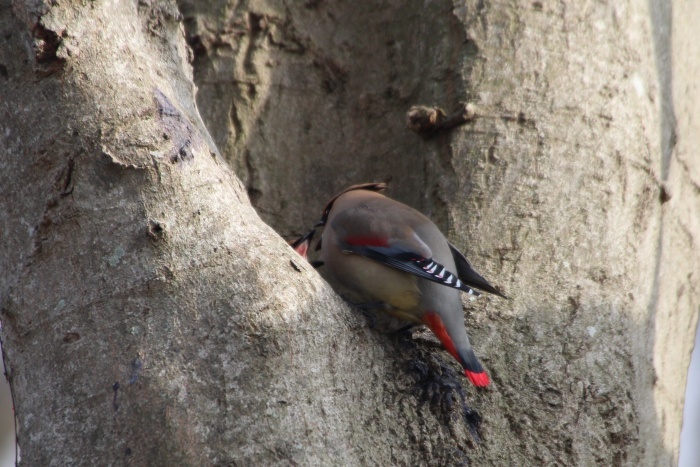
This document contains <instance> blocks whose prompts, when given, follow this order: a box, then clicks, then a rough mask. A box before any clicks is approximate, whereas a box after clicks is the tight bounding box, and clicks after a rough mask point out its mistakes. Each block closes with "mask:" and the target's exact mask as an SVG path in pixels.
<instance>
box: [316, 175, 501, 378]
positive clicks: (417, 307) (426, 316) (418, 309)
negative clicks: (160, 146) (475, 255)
mask: <svg viewBox="0 0 700 467" xmlns="http://www.w3.org/2000/svg"><path fill="white" fill-rule="evenodd" d="M385 188H386V184H384V183H365V184H362V185H354V186H351V187H349V188H347V189H346V190H344V191H343V192H341V193H340V194H338V195H336V196H335V197H333V198H332V199H331V200H330V201H329V202H328V204H326V207H325V208H324V210H323V216H322V218H321V221H320V222H319V223H318V224H317V225H316V227H318V226H321V225H323V226H325V228H324V230H323V235H322V237H321V257H322V260H323V262H324V263H325V266H326V268H327V269H328V271H329V272H330V273H331V274H332V275H333V276H334V277H335V279H336V280H337V281H338V282H339V283H340V284H342V285H343V286H345V287H347V288H349V289H351V290H353V291H354V292H356V293H358V294H359V295H360V296H361V297H362V298H363V299H366V300H367V301H368V302H380V303H384V304H386V305H388V306H387V312H389V313H390V314H392V315H394V316H397V317H399V318H402V319H405V320H408V321H411V322H414V323H420V324H426V325H427V326H428V327H429V328H430V329H431V331H432V332H433V333H434V334H435V335H436V336H437V337H438V339H440V342H442V345H443V346H444V347H445V349H446V350H447V351H448V352H449V353H450V354H452V356H453V357H454V358H455V359H456V360H457V361H458V362H459V363H460V364H461V365H462V367H463V368H464V373H465V375H466V376H467V378H469V380H470V381H471V382H472V383H473V384H474V385H475V386H487V385H488V384H489V377H488V375H487V374H486V372H485V371H484V369H483V368H482V366H481V364H480V363H479V360H478V359H477V357H476V355H475V354H474V351H473V350H472V347H471V345H470V343H469V338H468V337H467V331H466V329H465V327H464V313H463V311H462V301H461V298H460V294H459V291H460V290H461V291H463V292H466V293H468V294H471V295H479V293H478V292H477V291H475V290H474V289H473V288H477V289H480V290H483V291H485V292H489V293H492V294H495V295H499V296H501V297H504V298H507V297H506V296H505V295H504V294H502V293H501V292H499V291H498V290H497V289H495V288H494V287H493V286H492V285H491V284H489V282H488V281H487V280H486V279H484V278H483V277H482V276H481V275H480V274H479V273H478V272H476V271H475V270H474V268H473V267H472V266H471V264H470V263H469V261H467V259H466V258H465V257H464V255H462V253H460V252H459V251H458V250H457V249H456V248H455V247H454V246H452V245H451V244H450V243H448V241H447V239H446V238H445V236H444V235H443V234H442V233H441V232H440V231H439V230H438V228H437V227H436V226H435V224H433V222H432V221H430V219H428V218H427V217H425V216H424V215H423V214H421V213H420V212H418V211H416V210H415V209H413V208H411V207H409V206H406V205H405V204H402V203H399V202H398V201H394V200H392V199H390V198H387V197H385V196H384V195H382V194H380V192H381V191H382V190H384V189H385Z"/></svg>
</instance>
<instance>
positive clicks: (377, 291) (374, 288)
mask: <svg viewBox="0 0 700 467" xmlns="http://www.w3.org/2000/svg"><path fill="white" fill-rule="evenodd" d="M343 262H347V264H346V265H344V266H345V267H343V270H344V274H343V279H344V280H343V282H345V285H346V286H347V287H349V288H351V289H355V290H356V291H358V292H363V293H364V295H367V299H368V300H369V301H379V302H384V303H387V304H389V305H391V306H392V307H394V308H397V309H398V310H401V311H402V312H403V313H400V312H399V311H398V310H397V312H396V313H392V314H396V315H397V316H399V313H400V316H399V317H401V318H403V319H410V320H412V321H415V320H416V318H408V317H406V315H408V316H412V314H411V313H408V312H410V311H412V310H415V309H416V308H417V307H418V303H419V302H420V291H419V290H418V286H417V285H416V277H415V276H412V275H411V274H408V273H405V272H402V271H398V270H396V269H393V268H390V267H388V266H384V265H382V264H379V263H377V262H376V261H372V260H370V259H367V258H364V257H362V256H357V255H353V254H344V255H343Z"/></svg>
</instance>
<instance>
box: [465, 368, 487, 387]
mask: <svg viewBox="0 0 700 467" xmlns="http://www.w3.org/2000/svg"><path fill="white" fill-rule="evenodd" d="M464 375H465V376H466V377H467V378H469V381H471V382H472V384H473V385H474V386H477V387H480V388H484V387H486V386H488V385H489V375H487V374H486V372H485V371H482V372H481V373H472V372H471V371H469V370H464Z"/></svg>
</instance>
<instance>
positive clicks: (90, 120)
mask: <svg viewBox="0 0 700 467" xmlns="http://www.w3.org/2000/svg"><path fill="white" fill-rule="evenodd" d="M661 3H662V2H659V3H658V4H657V3H653V2H652V3H645V2H642V1H635V2H631V3H629V4H623V5H618V4H615V5H605V4H601V3H600V2H593V1H590V2H589V1H584V2H569V4H557V5H556V6H553V5H550V4H546V3H545V2H539V1H534V2H529V1H528V2H509V3H491V2H471V1H466V2H465V1H454V2H452V1H432V2H415V1H408V0H406V1H388V0H387V1H383V2H372V6H371V7H370V6H368V4H366V3H365V2H340V1H323V0H320V1H307V2H287V3H285V2H265V1H250V2H231V3H230V4H229V3H227V2H224V1H222V2H218V3H213V2H212V3H211V4H208V5H204V4H202V2H194V1H193V2H188V1H185V0H182V1H181V2H180V4H179V7H180V11H181V12H182V14H183V15H184V22H181V20H182V19H183V16H181V15H180V13H178V11H177V8H176V7H175V5H174V4H171V3H160V2H158V3H156V2H153V4H151V3H150V2H139V3H138V5H136V4H131V3H128V2H103V1H96V2H92V3H89V4H87V5H83V4H82V2H77V1H76V2H61V3H57V4H52V6H44V5H41V4H39V3H38V2H30V1H27V2H18V1H15V2H8V1H2V2H1V3H0V33H1V34H0V41H1V44H0V83H1V84H2V86H0V106H1V108H0V111H1V112H2V117H1V119H0V122H1V124H2V128H0V151H1V152H2V153H1V154H0V157H1V159H0V164H1V165H0V168H1V169H2V170H0V199H2V203H1V204H0V225H2V228H3V236H4V239H5V241H4V242H3V245H2V247H1V248H0V267H1V269H2V273H1V274H0V312H1V316H0V318H1V319H2V323H3V331H2V336H3V343H4V348H5V351H6V364H7V365H8V370H9V375H10V377H11V381H12V385H13V388H14V395H15V403H16V409H17V415H18V420H19V432H20V438H19V439H20V445H21V447H22V454H23V460H24V461H26V464H27V465H49V464H85V465H95V464H104V463H116V464H120V463H127V462H133V463H135V464H137V465H141V464H169V465H183V464H191V465H202V464H230V463H237V464H249V463H251V462H253V461H255V462H256V463H270V462H284V463H302V464H326V465H328V464H367V463H376V464H381V465H387V464H420V463H430V464H456V463H467V462H470V461H471V462H475V463H479V464H512V465H529V464H537V465H541V464H543V463H561V464H566V465H575V464H579V465H589V464H593V463H596V462H600V463H603V464H610V463H614V464H631V465H635V464H638V463H640V462H641V463H646V464H649V465H659V464H668V463H670V462H673V461H674V460H675V459H676V458H677V445H678V437H679V436H678V432H679V430H680V426H681V413H682V410H681V409H682V402H683V390H684V388H685V375H686V369H687V365H688V359H689V355H690V349H691V347H692V340H693V336H694V329H695V325H696V322H697V313H698V309H699V306H700V298H699V296H700V279H699V277H698V272H697V271H700V247H699V246H698V242H699V240H700V239H698V235H700V234H699V232H700V223H699V220H698V213H699V212H700V175H699V174H700V162H699V160H698V158H697V156H696V155H695V156H694V153H695V152H696V151H695V149H694V148H697V147H700V141H699V139H700V136H698V134H699V132H698V128H697V123H696V122H695V121H694V120H693V118H694V116H693V111H694V110H695V108H694V103H696V102H698V100H700V96H699V95H698V89H697V85H696V84H695V77H696V76H698V74H699V73H700V69H699V68H698V64H699V63H700V59H699V58H698V57H700V54H699V53H698V50H697V49H698V43H700V42H699V41H698V40H697V32H695V29H694V25H695V24H698V21H700V18H698V13H697V12H695V11H693V10H692V6H691V5H690V2H688V3H687V4H683V3H681V2H677V4H675V5H674V8H673V9H672V8H670V7H669V6H664V5H662V4H661ZM652 18H653V20H652ZM672 25H673V31H674V34H673V36H671V34H670V31H671V30H672V28H671V26H672ZM185 35H186V36H187V41H188V42H189V44H190V46H191V51H192V52H193V55H189V53H190V51H189V50H188V49H187V47H186V46H185V43H184V41H185V38H184V36H185ZM693 35H696V36H695V37H693ZM190 60H191V61H192V63H193V65H194V79H195V81H196V83H197V85H198V86H199V88H200V91H199V93H198V95H197V99H198V107H199V111H201V114H202V117H203V120H204V122H205V123H206V126H207V128H209V130H210V131H211V134H212V137H213V138H212V139H213V141H215V142H216V145H217V146H218V147H219V148H220V149H221V150H222V155H223V158H222V157H221V156H220V155H219V154H218V152H217V150H216V148H215V146H214V143H213V142H212V139H210V137H209V135H208V133H207V130H206V129H205V128H204V125H203V124H202V122H201V121H200V118H199V114H198V109H197V106H196V105H195V103H194V92H193V90H194V88H193V86H192V83H191V76H190V71H189V70H190V68H189V64H188V61H190ZM464 101H472V102H475V103H476V104H477V106H478V108H479V118H478V119H477V120H476V121H475V122H474V123H470V124H467V125H465V126H463V127H460V128H459V129H457V130H454V131H452V132H450V133H441V134H437V135H434V136H433V137H431V138H422V137H420V136H418V135H416V134H414V133H412V132H410V131H409V130H408V129H407V128H406V126H405V113H406V111H407V110H408V109H409V107H410V106H411V105H414V104H428V105H437V106H440V107H443V108H445V110H446V111H450V110H452V108H453V107H456V106H457V104H458V103H459V102H464ZM224 158H225V159H226V160H227V161H229V162H230V163H231V165H232V166H233V167H234V168H235V171H236V173H237V174H238V176H239V177H240V178H241V179H242V180H243V181H244V184H241V183H240V182H239V181H238V179H237V178H236V176H234V175H233V174H232V172H231V171H230V170H229V169H228V167H227V164H226V163H225V162H224ZM382 179H391V180H392V185H393V187H394V188H393V190H392V192H391V195H392V196H393V197H395V198H397V199H400V200H402V201H404V202H406V203H408V204H411V205H413V206H415V207H416V208H418V209H421V210H422V211H424V212H426V213H428V214H430V215H432V217H433V218H434V219H435V220H436V222H437V223H438V225H439V226H441V227H442V228H443V229H444V230H445V231H446V232H447V233H449V235H450V238H451V240H452V241H453V243H455V244H456V245H458V246H459V247H461V248H463V249H464V251H465V253H467V256H468V257H469V258H470V259H472V262H473V263H474V264H475V266H476V267H477V269H479V270H480V271H482V272H483V273H484V274H485V275H486V276H487V277H489V278H490V279H492V280H493V281H494V282H495V283H496V284H498V285H499V286H501V287H503V289H504V290H506V292H508V293H509V294H510V295H511V296H512V297H513V298H514V300H512V301H510V302H505V301H499V300H497V299H488V298H487V299H482V300H479V301H478V302H475V303H473V302H472V303H469V304H468V306H467V311H468V317H467V325H468V326H469V328H470V331H471V335H472V336H473V340H474V343H475V347H476V349H477V352H478V353H479V355H480V356H481V357H482V360H483V361H484V363H485V366H486V367H487V370H488V371H489V373H490V375H491V376H492V378H493V380H494V383H493V385H492V386H491V387H490V388H489V389H488V390H485V391H475V390H473V389H471V388H467V389H466V390H467V398H468V400H467V402H466V405H467V406H468V407H469V409H467V410H462V407H461V406H462V404H461V402H462V401H461V400H460V397H461V395H463V394H464V392H463V391H464V389H462V388H461V386H460V384H461V385H464V386H465V388H466V382H465V381H464V380H462V379H456V378H455V374H456V370H457V367H456V365H453V363H452V362H451V361H450V359H449V357H448V356H447V355H446V354H445V353H444V352H442V351H441V350H439V347H438V346H435V345H433V342H434V341H432V340H431V339H430V338H429V337H423V336H424V335H423V334H422V333H420V332H418V333H416V336H415V337H416V339H415V340H411V339H408V338H405V337H404V338H397V337H395V336H386V335H383V334H381V333H380V332H378V331H376V330H371V329H368V328H367V325H366V323H365V321H364V320H363V319H362V318H361V317H360V316H358V315H357V313H356V312H354V311H352V310H350V309H348V308H347V307H346V306H345V305H344V304H343V303H342V301H341V300H340V299H338V297H337V296H335V294H334V293H333V292H332V291H331V290H330V289H329V287H328V286H327V285H326V284H325V283H324V282H323V280H322V279H321V278H320V277H319V276H318V275H317V274H316V273H315V272H314V271H313V269H312V268H311V267H310V266H309V265H308V264H305V263H304V262H303V261H302V260H301V259H300V258H299V257H297V256H295V254H294V253H293V252H292V251H291V250H290V249H289V248H288V247H287V246H286V245H284V242H283V241H282V240H281V239H280V238H279V237H277V236H276V235H275V234H274V232H273V231H272V230H271V229H270V228H268V227H267V226H266V225H265V224H264V223H263V222H262V221H261V220H260V219H259V218H258V217H257V215H256V214H255V212H254V211H253V209H251V206H250V204H249V202H248V200H247V197H246V195H245V190H246V189H247V192H248V194H249V195H250V198H251V200H252V201H253V203H254V205H255V207H256V208H257V209H258V212H259V213H260V215H261V216H262V218H263V220H264V221H265V222H267V223H268V224H269V225H271V226H272V227H274V228H275V229H276V230H277V231H278V232H279V233H281V234H282V235H283V236H287V237H291V236H293V235H294V234H298V233H301V232H303V231H304V230H305V229H306V228H307V227H308V226H309V225H310V224H312V223H313V222H314V221H315V220H316V219H317V217H318V215H319V214H320V209H321V207H322V205H323V203H324V202H325V199H326V198H327V197H328V196H330V195H332V194H333V193H334V192H335V191H337V190H339V189H340V188H342V187H344V186H346V185H348V184H350V183H355V182H362V181H377V180H382ZM437 374H440V375H441V377H440V378H438V377H437V376H436V375H437ZM435 394H437V396H435ZM426 396H427V397H426ZM426 399H427V402H425V400H426ZM474 410H476V411H478V413H479V414H480V416H481V419H482V422H481V424H479V423H478V419H479V417H478V416H477V415H475V412H474ZM477 440H479V442H477Z"/></svg>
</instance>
